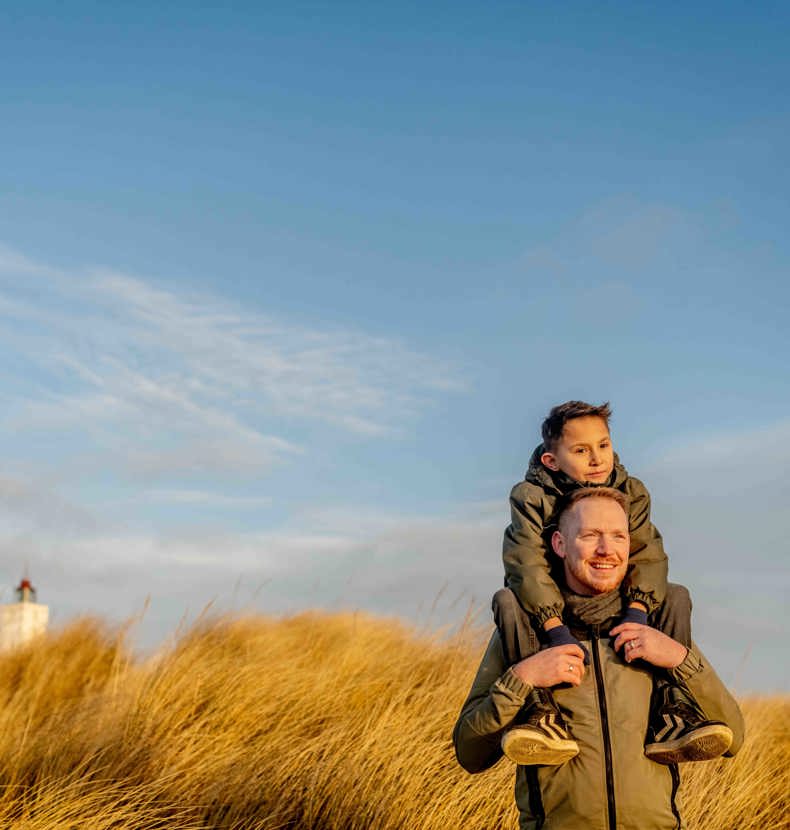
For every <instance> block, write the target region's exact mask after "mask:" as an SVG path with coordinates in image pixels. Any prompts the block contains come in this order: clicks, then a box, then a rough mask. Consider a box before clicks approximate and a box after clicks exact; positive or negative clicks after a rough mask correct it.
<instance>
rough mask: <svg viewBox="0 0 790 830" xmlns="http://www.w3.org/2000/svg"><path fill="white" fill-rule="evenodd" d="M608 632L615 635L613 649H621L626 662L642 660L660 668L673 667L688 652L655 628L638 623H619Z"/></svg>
mask: <svg viewBox="0 0 790 830" xmlns="http://www.w3.org/2000/svg"><path fill="white" fill-rule="evenodd" d="M609 633H610V634H614V635H617V639H616V640H615V641H614V647H615V651H619V650H620V649H623V655H624V656H625V661H626V663H630V662H631V661H633V660H644V661H645V662H646V663H650V664H651V665H653V666H658V667H659V668H662V669H674V668H675V667H677V666H679V665H680V664H681V663H682V662H683V661H684V660H685V659H686V655H687V654H688V649H687V648H686V647H685V646H684V645H681V644H680V643H679V642H677V640H673V639H672V638H671V637H668V636H667V635H666V634H664V633H663V632H661V631H659V630H658V629H657V628H651V627H650V626H649V625H639V624H638V623H632V622H628V623H620V625H617V626H615V627H614V628H613V629H612V630H611V631H610V632H609Z"/></svg>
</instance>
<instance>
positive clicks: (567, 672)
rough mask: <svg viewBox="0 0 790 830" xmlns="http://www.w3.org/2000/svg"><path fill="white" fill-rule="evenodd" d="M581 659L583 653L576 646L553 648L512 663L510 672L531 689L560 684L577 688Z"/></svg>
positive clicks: (581, 672)
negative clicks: (567, 684)
mask: <svg viewBox="0 0 790 830" xmlns="http://www.w3.org/2000/svg"><path fill="white" fill-rule="evenodd" d="M583 658H584V653H583V652H582V650H581V648H580V647H579V646H578V645H573V644H570V645H563V646H555V647H554V648H544V649H543V651H538V652H536V653H535V654H532V655H531V656H529V657H527V658H526V659H525V660H521V661H520V662H519V663H514V664H513V665H512V666H511V668H510V670H511V671H512V672H513V673H514V674H515V675H516V677H518V678H519V679H520V680H521V681H522V682H524V683H527V684H529V685H530V686H532V687H533V688H545V689H548V688H549V687H550V686H558V685H559V684H560V683H570V684H571V685H572V686H578V685H579V683H581V682H582V677H584V659H583Z"/></svg>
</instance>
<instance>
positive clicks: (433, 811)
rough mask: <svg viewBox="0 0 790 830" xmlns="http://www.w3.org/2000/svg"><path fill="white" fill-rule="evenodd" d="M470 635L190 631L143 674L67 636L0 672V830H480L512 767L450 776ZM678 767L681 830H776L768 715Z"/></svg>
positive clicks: (781, 812) (509, 801)
mask: <svg viewBox="0 0 790 830" xmlns="http://www.w3.org/2000/svg"><path fill="white" fill-rule="evenodd" d="M480 651H481V640H480V635H479V633H477V634H475V633H473V632H465V633H461V634H459V635H458V636H456V637H455V638H454V639H452V640H450V641H447V640H444V641H442V640H439V639H438V638H429V637H426V636H419V635H416V634H414V633H413V632H411V631H409V630H408V629H406V628H404V627H402V626H401V625H399V624H398V623H396V622H393V621H387V620H377V619H372V618H370V617H366V616H363V615H352V614H345V615H322V614H304V615H300V616H297V617H293V618H289V619H284V620H272V619H267V618H262V617H246V618H236V619H221V620H215V621H213V622H203V623H200V624H198V625H197V626H195V627H194V628H193V629H192V630H191V631H189V632H187V633H186V634H185V635H184V636H182V637H181V638H180V639H179V640H178V641H177V642H176V643H175V644H174V645H172V646H171V647H170V648H168V649H167V650H165V651H162V652H160V653H159V654H158V655H157V656H156V657H153V658H149V659H147V660H134V659H132V658H131V657H130V656H129V654H128V652H127V651H126V649H125V648H124V645H123V636H122V634H119V633H113V632H112V631H110V630H108V629H106V628H104V627H103V626H102V625H101V624H100V623H98V622H96V621H90V620H83V621H78V622H76V623H73V624H72V625H70V626H69V627H68V628H67V629H65V630H63V631H61V632H59V633H56V634H53V635H50V636H48V637H47V638H46V639H43V640H41V641H39V642H37V643H36V644H34V645H32V646H30V647H28V648H27V649H25V650H22V651H19V652H17V653H14V654H11V655H6V656H3V657H2V658H0V703H2V705H0V787H1V789H0V828H9V830H23V829H24V830H65V829H66V828H69V830H72V828H73V829H74V830H77V828H79V829H80V830H82V828H86V830H110V828H113V829H114V830H115V829H116V828H134V830H145V829H147V828H179V830H188V829H189V830H191V829H192V828H194V829H195V830H197V829H198V828H259V829H260V830H276V829H279V830H284V829H285V828H305V830H357V828H359V829H360V830H361V828H375V830H394V829H395V828H398V829H399V830H405V829H406V828H408V830H455V829H456V828H469V830H483V828H485V830H496V828H509V829H510V830H512V828H515V827H516V814H515V808H514V806H513V794H512V786H513V767H512V766H511V765H510V764H509V762H507V761H503V762H501V763H500V764H498V765H497V766H496V767H495V768H494V769H493V770H491V771H489V772H487V773H484V774H482V775H479V776H474V777H473V776H469V775H467V774H466V773H465V772H463V770H461V769H460V768H459V767H458V766H457V765H456V763H455V759H454V756H453V752H452V746H451V743H450V732H451V730H452V726H453V723H454V721H455V717H456V715H457V712H458V710H459V708H460V705H461V703H462V702H463V698H464V696H465V694H466V691H467V689H468V687H469V684H470V682H471V679H472V676H473V673H474V671H475V669H476V666H477V662H478V659H479V656H480ZM743 708H744V711H745V714H746V718H747V723H748V738H747V744H746V746H745V747H744V748H743V750H742V751H741V753H740V754H739V756H738V757H737V758H736V759H735V760H722V761H717V762H709V763H706V764H696V765H688V766H686V767H685V768H684V792H685V814H686V817H687V819H688V827H689V828H690V830H734V829H735V828H737V830H757V828H760V830H766V828H783V827H784V828H787V827H790V823H789V822H788V801H787V797H788V792H790V779H789V777H788V762H790V734H789V727H788V717H789V716H790V700H789V699H788V698H779V697H775V698H756V699H748V700H744V701H743Z"/></svg>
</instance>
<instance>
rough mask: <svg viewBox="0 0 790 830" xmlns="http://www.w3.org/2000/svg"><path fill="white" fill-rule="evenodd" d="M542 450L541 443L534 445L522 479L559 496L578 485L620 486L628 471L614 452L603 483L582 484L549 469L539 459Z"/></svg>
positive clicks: (560, 471)
mask: <svg viewBox="0 0 790 830" xmlns="http://www.w3.org/2000/svg"><path fill="white" fill-rule="evenodd" d="M544 452H546V447H545V446H544V445H543V444H542V443H541V444H538V446H537V447H535V451H534V452H533V453H532V456H531V457H530V459H529V467H528V468H527V472H526V475H525V476H524V480H525V481H528V482H530V484H537V485H538V486H539V487H542V488H543V489H544V490H548V491H549V492H554V493H557V494H559V495H561V496H564V495H567V494H568V493H570V492H572V491H573V490H576V489H577V488H579V487H620V485H621V484H622V483H623V482H624V481H625V480H626V479H627V478H628V471H627V470H626V469H625V467H624V466H623V465H622V464H621V463H620V459H619V458H618V456H617V453H615V454H614V469H613V470H612V474H611V475H610V476H609V478H608V479H607V480H606V481H605V482H604V483H603V484H583V483H582V482H580V481H576V479H574V478H571V477H570V476H568V475H566V474H565V473H563V472H562V470H558V471H557V472H556V473H555V472H554V470H550V469H549V468H548V467H546V466H544V464H543V462H542V461H541V460H540V457H541V455H543V453H544Z"/></svg>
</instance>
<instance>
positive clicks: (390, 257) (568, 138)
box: [0, 2, 790, 691]
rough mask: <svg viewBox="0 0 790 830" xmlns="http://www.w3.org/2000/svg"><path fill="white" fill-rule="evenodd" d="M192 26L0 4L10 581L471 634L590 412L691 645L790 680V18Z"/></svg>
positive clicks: (73, 606)
mask: <svg viewBox="0 0 790 830" xmlns="http://www.w3.org/2000/svg"><path fill="white" fill-rule="evenodd" d="M197 5H198V4H179V3H172V4H149V3H145V2H143V3H138V4H135V5H134V7H132V6H129V5H128V4H127V5H126V6H125V7H123V6H121V4H112V3H110V4H107V3H105V4H99V3H80V2H77V3H73V4H69V7H68V9H67V10H65V9H64V8H63V7H62V6H60V5H58V4H47V3H32V4H31V3H26V4H21V3H18V4H17V3H9V4H4V6H3V10H2V11H1V12H0V22H1V23H2V26H0V32H1V34H0V46H2V48H1V49H0V67H2V72H3V77H4V79H5V83H4V84H3V92H2V97H0V123H2V125H3V127H2V130H0V152H1V153H2V158H3V164H2V165H0V315H1V316H0V336H1V337H2V349H1V350H0V377H2V380H3V388H4V391H5V404H6V405H5V407H4V409H3V414H2V417H0V450H2V453H3V458H4V465H3V469H2V470H1V471H0V579H1V580H2V581H3V582H4V583H5V584H6V585H7V586H8V588H7V589H6V595H7V596H10V587H11V586H12V584H13V583H14V582H15V581H16V580H17V579H18V577H19V575H20V572H21V570H22V568H23V567H24V566H25V564H28V565H29V567H30V569H31V573H32V576H33V577H34V582H36V583H38V587H39V590H40V593H41V596H42V599H45V600H46V601H47V602H48V603H49V604H50V606H51V608H52V612H53V616H54V617H55V619H57V620H60V621H63V620H66V619H68V618H69V617H70V616H71V615H72V614H74V613H76V612H77V611H81V610H88V611H94V612H97V613H101V614H104V615H107V616H110V617H112V618H115V619H122V618H124V617H126V616H128V615H130V614H133V613H135V612H138V611H139V610H140V609H142V607H143V605H144V603H145V601H146V597H150V607H149V608H148V610H147V612H146V614H145V617H144V619H143V622H142V623H141V626H140V628H141V632H142V634H141V636H142V638H143V640H144V641H145V642H156V641H157V640H158V639H160V638H161V637H163V636H165V634H166V633H168V632H169V631H172V630H173V628H174V627H175V625H176V624H177V623H178V621H179V620H180V619H181V618H182V616H183V615H184V614H192V615H194V614H195V613H197V612H199V611H200V609H201V608H202V607H203V606H204V605H205V604H206V603H207V602H211V601H213V602H214V603H215V605H216V606H217V607H219V608H249V607H252V608H255V609H258V610H262V611H271V612H278V613H279V612H282V611H291V610H295V609H298V608H303V607H312V606H316V605H318V606H326V607H330V608H335V607H341V606H343V607H349V606H350V607H358V608H364V609H369V610H373V611H377V612H382V613H394V614H398V615H400V616H403V617H407V618H409V619H415V620H418V621H420V622H425V621H426V620H427V621H433V622H446V621H449V620H452V619H455V618H458V617H459V616H460V615H462V614H463V613H464V612H465V610H466V609H467V607H468V606H469V605H470V604H471V605H473V606H474V607H477V608H481V609H483V610H481V612H480V618H481V619H486V613H487V612H486V611H485V606H486V603H487V600H488V597H489V596H490V594H491V593H493V591H494V590H495V589H496V588H497V587H499V584H500V580H501V564H500V548H501V533H502V530H503V527H504V525H505V524H506V522H507V519H508V513H507V493H508V491H509V488H510V486H511V485H512V484H513V483H514V482H515V481H517V480H518V479H519V478H520V477H522V476H523V473H524V469H525V466H526V462H527V459H528V457H529V455H530V453H531V451H532V449H533V447H534V445H535V444H536V443H537V438H538V431H539V424H540V421H541V419H542V418H543V417H544V415H545V414H546V412H547V410H548V409H549V408H550V406H551V405H553V404H554V403H557V402H559V401H562V400H566V399H569V398H583V399H588V400H591V401H594V402H598V401H601V400H610V401H611V402H612V405H613V407H614V411H615V417H614V420H613V424H612V428H613V434H614V439H615V446H616V448H617V449H618V451H619V452H620V455H621V457H622V460H623V461H624V462H625V464H626V466H627V467H628V468H629V469H630V470H631V472H632V473H634V474H635V475H637V476H639V477H640V478H642V479H643V480H644V481H645V482H646V484H647V485H648V487H649V489H650V490H651V492H652V494H653V499H654V518H655V521H656V524H657V525H658V526H659V528H660V529H661V530H662V532H663V534H664V536H665V540H666V548H667V550H668V552H669V555H670V563H671V564H670V573H671V575H672V577H673V578H674V579H675V580H677V581H683V582H685V583H686V584H688V585H689V587H690V588H691V590H692V593H693V596H694V597H695V600H696V605H695V628H696V631H697V636H698V638H699V640H700V641H701V643H702V645H703V647H704V648H705V649H706V651H707V652H708V653H709V654H710V656H711V657H712V658H713V659H714V660H715V661H716V664H717V666H719V668H720V670H721V674H722V675H723V676H724V677H725V679H727V680H728V681H729V682H731V683H733V684H734V685H735V686H736V688H738V689H741V690H747V689H757V690H771V689H782V690H785V691H787V690H790V677H788V669H787V661H786V660H777V658H776V655H777V653H786V647H785V644H784V636H785V632H786V631H787V622H788V616H787V614H788V612H787V611H786V609H785V602H784V599H785V597H786V595H787V591H788V588H790V577H789V576H788V568H787V565H786V561H787V555H788V553H790V551H789V550H788V537H787V533H786V530H785V521H784V512H785V511H786V505H787V504H788V499H789V498H790V484H789V483H788V476H787V472H786V471H787V469H788V467H790V449H788V448H789V447H790V414H788V413H789V412H790V406H789V404H790V381H789V380H788V373H787V370H786V366H787V363H788V351H789V349H788V324H787V318H788V310H789V309H788V306H789V305H790V288H788V278H787V277H788V263H790V243H789V242H788V238H787V234H786V228H787V227H788V219H790V216H789V215H788V214H789V213H790V211H789V210H788V193H789V192H790V181H789V179H790V174H788V169H790V165H788V159H787V155H788V151H787V147H788V146H790V142H788V126H789V125H790V113H788V102H787V95H786V89H787V86H788V80H790V78H788V74H789V73H788V68H789V66H788V65H789V64H790V58H788V55H789V54H790V52H789V51H788V49H787V40H786V32H787V30H788V24H790V19H789V18H790V12H788V10H787V8H786V6H785V5H784V4H771V3H766V4H761V5H760V7H759V8H755V7H754V6H747V5H746V4H734V3H724V4H722V3H718V4H715V5H714V4H706V3H695V4H686V5H681V4H662V5H660V6H658V5H654V6H647V5H641V6H640V7H639V8H635V7H634V5H633V4H625V3H601V4H595V5H593V4H580V3H579V4H576V3H567V4H563V5H562V8H561V9H557V8H554V7H552V8H548V7H545V8H539V7H538V6H537V5H531V4H524V3H518V4H516V3H497V2H495V3H489V4H466V3H458V2H456V3H452V4H450V3H422V4H406V3H401V4H397V6H396V5H395V4H390V5H389V6H380V7H375V6H371V5H370V4H355V3H343V2H339V3H332V4H326V3H298V2H296V3H290V4H287V6H286V5H285V4H282V5H275V4H266V3H256V4H244V3H237V4H234V8H233V9H222V8H220V7H214V8H208V9H207V8H196V6H197Z"/></svg>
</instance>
